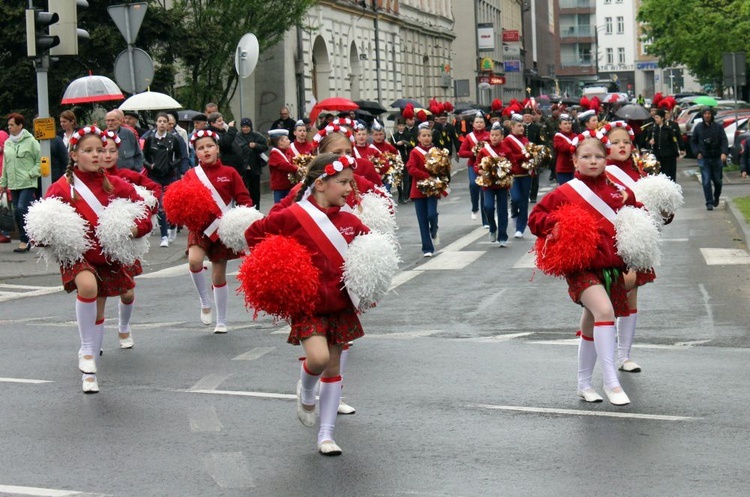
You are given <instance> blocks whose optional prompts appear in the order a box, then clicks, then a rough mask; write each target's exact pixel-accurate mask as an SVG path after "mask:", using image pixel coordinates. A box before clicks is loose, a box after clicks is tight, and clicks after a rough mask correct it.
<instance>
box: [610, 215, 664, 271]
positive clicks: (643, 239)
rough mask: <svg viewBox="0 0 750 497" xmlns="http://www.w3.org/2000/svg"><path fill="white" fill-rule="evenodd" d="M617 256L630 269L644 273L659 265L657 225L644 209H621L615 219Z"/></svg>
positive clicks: (659, 253)
mask: <svg viewBox="0 0 750 497" xmlns="http://www.w3.org/2000/svg"><path fill="white" fill-rule="evenodd" d="M615 229H616V230H617V234H616V235H615V243H616V246H617V254H618V255H619V256H620V257H622V260H623V261H624V262H625V264H626V265H627V266H628V268H630V269H635V270H641V271H646V270H648V269H651V268H652V267H654V266H656V265H657V264H659V260H660V258H661V249H660V248H659V225H658V223H657V222H656V221H654V219H653V218H652V217H651V216H650V215H649V213H648V212H646V211H645V210H644V209H636V208H635V207H629V206H628V207H623V208H622V209H620V210H619V211H618V212H617V216H616V217H615Z"/></svg>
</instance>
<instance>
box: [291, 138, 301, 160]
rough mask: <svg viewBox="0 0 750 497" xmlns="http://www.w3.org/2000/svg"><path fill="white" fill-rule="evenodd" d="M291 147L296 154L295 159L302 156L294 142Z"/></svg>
mask: <svg viewBox="0 0 750 497" xmlns="http://www.w3.org/2000/svg"><path fill="white" fill-rule="evenodd" d="M290 147H291V148H292V152H293V153H294V156H295V157H297V156H298V155H301V154H300V153H299V150H297V147H295V146H294V142H292V144H291V145H290Z"/></svg>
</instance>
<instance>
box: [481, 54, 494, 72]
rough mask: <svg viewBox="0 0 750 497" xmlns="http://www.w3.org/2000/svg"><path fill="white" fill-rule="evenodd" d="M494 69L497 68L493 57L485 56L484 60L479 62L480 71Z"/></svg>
mask: <svg viewBox="0 0 750 497" xmlns="http://www.w3.org/2000/svg"><path fill="white" fill-rule="evenodd" d="M494 69H495V61H494V60H492V57H484V58H483V59H482V61H481V62H480V63H479V70H480V71H493V70H494Z"/></svg>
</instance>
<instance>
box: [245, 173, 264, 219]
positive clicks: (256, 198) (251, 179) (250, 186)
mask: <svg viewBox="0 0 750 497" xmlns="http://www.w3.org/2000/svg"><path fill="white" fill-rule="evenodd" d="M242 179H243V180H245V187H246V188H247V191H248V192H250V198H251V199H252V201H253V206H254V207H255V208H256V209H258V210H260V175H259V174H253V173H252V172H250V170H249V169H245V174H243V175H242Z"/></svg>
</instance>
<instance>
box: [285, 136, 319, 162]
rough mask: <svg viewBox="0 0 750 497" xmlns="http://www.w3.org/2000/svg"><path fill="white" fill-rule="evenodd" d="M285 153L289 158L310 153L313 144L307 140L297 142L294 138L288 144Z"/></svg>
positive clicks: (311, 152)
mask: <svg viewBox="0 0 750 497" xmlns="http://www.w3.org/2000/svg"><path fill="white" fill-rule="evenodd" d="M286 154H287V156H288V157H289V158H290V159H294V158H295V157H297V156H298V155H312V154H313V144H312V143H310V142H308V141H304V142H299V141H297V140H294V141H293V142H292V144H291V145H289V148H288V149H286Z"/></svg>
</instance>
